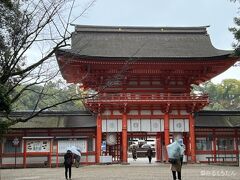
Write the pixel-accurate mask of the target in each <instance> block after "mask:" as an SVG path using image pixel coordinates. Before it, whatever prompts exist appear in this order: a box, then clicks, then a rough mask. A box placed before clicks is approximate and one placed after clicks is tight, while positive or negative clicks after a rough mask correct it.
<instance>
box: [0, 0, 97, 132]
mask: <svg viewBox="0 0 240 180" xmlns="http://www.w3.org/2000/svg"><path fill="white" fill-rule="evenodd" d="M94 2H95V0H92V1H90V2H89V3H88V4H87V5H86V7H85V8H83V9H82V11H79V13H78V14H73V10H74V8H76V7H78V4H76V2H75V0H18V1H11V0H3V1H1V2H0V113H2V114H4V116H5V117H6V118H4V120H3V119H0V128H1V131H2V132H3V131H4V130H5V129H6V128H7V127H9V126H10V125H13V124H15V123H17V122H26V121H28V120H29V119H31V118H33V117H35V116H37V115H38V114H39V113H41V112H42V111H44V110H47V109H50V108H52V107H55V106H57V105H60V104H63V103H66V102H69V101H74V100H81V99H83V98H84V97H82V96H81V94H79V93H73V94H72V95H70V96H69V97H67V98H66V99H63V100H61V101H59V102H53V103H50V104H49V103H46V104H45V106H44V107H41V108H40V109H39V107H38V104H39V103H40V102H41V101H44V99H46V97H48V96H56V95H57V94H56V93H54V94H52V93H51V92H48V91H47V90H46V89H45V85H46V84H47V83H48V82H49V81H51V80H53V79H54V78H56V77H57V76H58V75H59V70H58V68H57V67H56V61H55V52H56V51H57V50H58V49H59V48H63V47H67V46H69V39H70V38H71V33H70V28H71V27H70V24H71V23H73V21H74V20H76V19H77V18H79V17H80V16H82V15H83V14H84V13H85V12H86V11H87V10H88V9H89V8H90V7H91V6H92V5H93V4H94ZM78 8H79V7H78ZM74 15H75V17H74ZM39 54H40V55H39ZM36 85H39V86H38V87H39V88H38V89H34V88H32V87H33V86H36ZM62 88H66V86H65V85H61V86H59V90H61V89H62ZM29 91H34V93H36V96H37V100H36V102H34V103H35V106H34V108H33V110H32V113H31V114H29V116H28V117H21V118H13V117H11V116H9V114H10V113H11V110H12V109H13V107H14V105H15V103H17V102H19V100H20V99H21V97H22V96H24V95H26V94H27V93H28V92H29Z"/></svg>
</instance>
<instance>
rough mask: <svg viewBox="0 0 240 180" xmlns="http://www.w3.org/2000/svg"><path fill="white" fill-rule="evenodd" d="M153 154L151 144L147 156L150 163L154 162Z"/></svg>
mask: <svg viewBox="0 0 240 180" xmlns="http://www.w3.org/2000/svg"><path fill="white" fill-rule="evenodd" d="M152 156H153V150H152V148H151V146H150V145H149V147H148V150H147V157H148V162H149V163H151V162H152Z"/></svg>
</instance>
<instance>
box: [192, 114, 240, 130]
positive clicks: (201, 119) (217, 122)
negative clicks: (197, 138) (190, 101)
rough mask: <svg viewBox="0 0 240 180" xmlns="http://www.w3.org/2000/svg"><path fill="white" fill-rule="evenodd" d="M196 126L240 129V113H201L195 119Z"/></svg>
mask: <svg viewBox="0 0 240 180" xmlns="http://www.w3.org/2000/svg"><path fill="white" fill-rule="evenodd" d="M195 126H196V127H216V128H217V127H239V128H240V111H201V112H199V113H197V115H196V117H195Z"/></svg>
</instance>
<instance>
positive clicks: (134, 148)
mask: <svg viewBox="0 0 240 180" xmlns="http://www.w3.org/2000/svg"><path fill="white" fill-rule="evenodd" d="M132 157H133V160H134V161H136V159H137V148H136V147H135V146H133V149H132Z"/></svg>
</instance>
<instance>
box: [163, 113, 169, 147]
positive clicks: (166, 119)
mask: <svg viewBox="0 0 240 180" xmlns="http://www.w3.org/2000/svg"><path fill="white" fill-rule="evenodd" d="M164 140H165V146H167V145H168V144H169V143H170V141H169V114H168V113H165V115H164Z"/></svg>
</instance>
